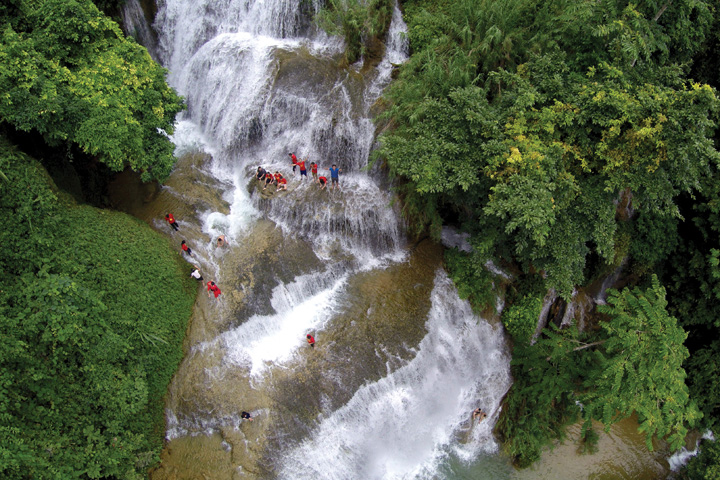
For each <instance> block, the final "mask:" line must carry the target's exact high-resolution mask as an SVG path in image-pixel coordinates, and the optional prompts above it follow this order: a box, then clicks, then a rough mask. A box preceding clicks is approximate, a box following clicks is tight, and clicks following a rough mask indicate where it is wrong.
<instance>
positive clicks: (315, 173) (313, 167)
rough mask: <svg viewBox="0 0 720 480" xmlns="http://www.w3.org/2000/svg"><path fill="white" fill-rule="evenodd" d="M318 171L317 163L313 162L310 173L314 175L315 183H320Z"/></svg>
mask: <svg viewBox="0 0 720 480" xmlns="http://www.w3.org/2000/svg"><path fill="white" fill-rule="evenodd" d="M317 169H318V165H317V163H315V162H312V163H311V164H310V173H312V176H313V180H315V183H317V182H318V176H317Z"/></svg>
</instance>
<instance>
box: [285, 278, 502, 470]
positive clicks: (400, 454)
mask: <svg viewBox="0 0 720 480" xmlns="http://www.w3.org/2000/svg"><path fill="white" fill-rule="evenodd" d="M426 327H427V330H428V334H427V336H426V337H425V338H424V339H423V340H422V342H421V343H420V345H419V347H418V350H417V354H416V356H415V358H414V359H412V360H411V361H410V362H408V363H407V364H406V365H405V366H404V367H401V368H399V369H397V370H395V371H394V372H392V373H390V374H389V375H388V376H387V377H385V378H382V379H381V380H379V381H377V382H373V383H370V384H367V385H365V386H363V387H362V388H360V389H359V390H358V391H357V392H356V393H355V395H354V396H353V397H352V399H351V400H350V401H349V402H348V403H347V404H346V405H345V406H343V407H342V408H340V409H338V410H336V411H335V412H332V413H331V414H330V415H329V416H327V417H326V418H319V419H318V425H317V427H316V428H315V429H314V430H313V431H314V433H313V434H312V436H311V438H309V439H307V440H305V441H304V442H302V444H301V445H299V446H298V447H296V448H295V449H294V450H292V451H290V452H288V453H287V454H286V455H285V460H284V462H283V471H282V473H281V475H280V477H281V478H296V479H311V478H312V479H335V478H346V479H355V478H357V479H380V478H382V479H394V478H414V477H428V478H432V475H433V474H434V473H435V472H436V468H437V465H438V463H439V461H440V460H441V459H442V458H444V457H446V456H447V455H448V453H449V452H450V451H452V452H453V453H454V454H455V455H457V456H458V457H460V458H465V459H468V460H469V459H472V458H475V457H476V456H477V455H478V454H479V453H480V452H482V451H485V452H495V451H496V450H497V445H496V443H495V440H494V439H493V436H492V428H493V425H494V422H495V419H496V418H497V413H498V409H499V405H500V401H501V399H502V397H503V396H504V394H505V392H506V391H507V389H508V388H509V386H510V383H511V380H510V371H509V358H508V354H507V351H506V348H505V344H504V338H503V334H502V331H501V329H499V328H493V327H492V326H491V325H489V324H488V323H487V322H485V321H484V320H482V319H479V318H478V317H476V316H475V315H473V313H472V311H471V309H470V306H469V304H467V302H464V301H462V300H460V298H459V297H458V296H457V292H456V290H455V288H454V287H453V285H452V283H451V281H450V280H449V279H448V278H447V276H446V275H445V274H444V272H438V274H437V276H436V279H435V288H434V291H433V294H432V308H431V311H430V313H429V316H428V320H427V324H426ZM478 406H480V407H481V408H483V410H485V411H486V412H487V413H488V414H489V417H488V419H486V420H485V421H483V422H482V423H480V424H478V425H475V426H474V427H469V426H468V417H469V415H470V412H471V411H472V410H473V409H474V408H476V407H478ZM458 437H460V438H462V439H463V440H464V441H461V442H458Z"/></svg>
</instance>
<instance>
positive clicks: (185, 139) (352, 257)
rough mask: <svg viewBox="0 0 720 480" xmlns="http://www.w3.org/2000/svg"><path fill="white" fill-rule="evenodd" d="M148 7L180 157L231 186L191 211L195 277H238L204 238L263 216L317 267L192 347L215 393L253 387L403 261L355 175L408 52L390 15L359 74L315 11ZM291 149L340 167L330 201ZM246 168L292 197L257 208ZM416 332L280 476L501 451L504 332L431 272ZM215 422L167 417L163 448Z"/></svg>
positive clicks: (418, 470)
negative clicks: (498, 425) (281, 184)
mask: <svg viewBox="0 0 720 480" xmlns="http://www.w3.org/2000/svg"><path fill="white" fill-rule="evenodd" d="M158 6H159V11H158V15H157V19H156V23H155V25H154V27H155V29H156V31H157V32H158V51H157V55H158V57H159V58H160V60H161V63H163V65H164V66H165V67H167V68H168V69H169V71H170V74H169V81H170V83H171V84H172V85H173V87H175V88H176V89H177V90H178V91H179V93H180V94H181V95H183V96H184V97H185V99H186V102H187V104H188V111H187V112H186V113H184V114H183V115H182V118H181V119H180V122H179V123H178V126H177V129H176V132H175V134H174V135H173V141H174V142H175V144H176V147H177V149H176V154H177V155H182V154H184V153H187V152H193V151H204V152H207V153H209V154H211V155H212V161H211V162H210V163H209V164H208V165H204V166H202V169H203V170H204V171H207V172H209V173H210V174H211V175H212V176H214V177H215V178H217V179H218V180H220V181H221V182H222V184H223V185H227V189H226V190H225V191H224V192H223V193H222V195H223V198H224V199H225V200H226V201H227V202H228V203H229V204H230V211H229V213H222V212H216V211H200V212H197V214H198V220H199V225H198V226H197V228H199V229H201V230H202V232H203V233H205V234H207V236H208V237H209V238H210V239H211V240H210V242H209V244H208V245H205V246H202V245H201V246H196V250H199V258H201V260H202V261H203V262H204V264H203V269H206V270H212V271H213V272H214V274H217V275H216V278H217V279H219V284H220V285H221V287H222V280H223V276H227V275H232V274H235V272H224V271H223V258H222V255H223V253H222V252H221V251H220V250H215V249H213V248H212V245H213V243H212V239H214V238H217V236H219V235H221V234H224V235H226V236H227V238H228V240H229V242H230V246H231V248H232V247H233V246H234V245H238V244H239V243H240V242H241V241H242V238H243V237H244V236H245V235H247V234H248V233H249V232H250V231H251V230H252V228H253V226H254V225H255V223H256V221H257V220H258V219H259V218H261V217H263V218H267V219H270V220H272V221H273V222H275V223H276V224H277V225H278V226H279V227H280V228H282V230H283V231H284V232H285V234H286V235H287V236H290V237H293V238H302V239H304V240H306V241H308V242H310V244H311V245H312V247H313V251H314V253H315V255H316V256H317V257H318V258H319V259H321V260H322V261H323V262H324V263H325V265H327V266H326V267H324V268H322V269H320V270H318V271H314V272H310V273H304V274H302V275H298V276H297V277H295V278H294V279H293V280H292V281H287V282H279V284H278V285H277V286H276V287H274V289H273V291H272V295H271V300H270V303H271V306H272V312H271V313H270V314H255V315H250V316H249V318H247V319H245V320H244V321H243V322H242V323H240V324H239V325H237V326H235V327H233V328H231V329H230V330H228V331H225V332H223V333H221V334H220V335H218V336H216V337H215V338H213V339H209V340H208V341H206V342H203V343H201V344H197V345H194V346H193V347H192V349H191V352H190V354H189V358H191V359H192V358H193V357H194V356H203V355H206V354H207V355H208V357H209V358H212V359H213V361H217V362H219V363H216V364H213V365H212V366H210V367H208V375H207V376H208V377H212V380H213V381H225V380H224V379H228V380H227V381H232V379H233V378H237V376H239V375H243V376H245V375H248V376H250V377H251V378H252V385H253V387H254V388H263V382H264V381H265V379H266V378H267V376H268V375H272V371H273V370H274V369H282V368H286V367H285V366H286V365H287V364H290V363H291V362H294V361H299V359H300V349H302V348H305V349H307V345H306V343H305V340H304V337H305V334H306V333H308V332H312V333H313V334H314V335H315V337H316V339H317V340H318V342H322V340H323V334H324V333H323V332H324V330H325V329H328V328H332V319H333V318H334V316H336V315H337V314H338V312H340V311H342V308H341V307H342V306H341V305H338V304H337V301H338V300H337V299H338V298H339V297H340V296H341V294H342V293H344V291H345V288H346V286H347V282H348V279H349V278H350V277H351V276H352V275H355V274H357V273H358V272H362V271H367V270H370V269H376V268H383V267H384V266H387V265H388V264H389V263H392V262H399V261H403V260H404V259H405V258H406V256H407V253H406V250H405V239H404V230H403V224H402V222H401V220H400V219H399V216H398V213H397V211H396V210H395V209H394V208H392V207H391V206H390V205H391V204H392V203H393V197H392V195H391V194H390V193H389V192H388V191H387V189H386V188H385V187H382V186H381V185H382V178H381V175H379V174H378V173H377V172H373V171H367V170H366V169H365V168H364V167H365V166H366V165H367V163H368V158H369V154H370V151H371V149H372V148H373V145H374V142H375V137H374V135H375V127H374V125H373V123H372V121H371V119H370V115H369V111H370V108H371V106H372V105H373V103H374V102H375V101H376V100H377V99H378V98H379V96H380V95H381V94H382V90H383V88H384V87H385V86H386V85H387V83H388V82H389V81H390V74H391V71H392V68H393V64H397V63H401V62H402V61H404V59H405V58H406V56H407V41H406V39H405V37H404V31H405V25H404V23H403V22H402V16H401V14H400V11H399V9H398V8H397V7H396V8H395V11H394V15H393V21H392V24H391V28H390V32H389V34H388V35H389V38H388V39H387V42H386V43H387V51H386V54H385V57H384V58H383V59H382V61H381V62H380V64H379V65H378V66H377V67H376V68H375V69H374V70H372V71H371V72H369V73H367V72H363V73H361V71H360V65H359V64H358V65H354V66H351V67H349V68H345V69H342V68H339V67H338V63H339V60H340V57H341V54H342V49H343V45H342V42H341V41H339V40H338V39H336V38H328V37H327V36H326V35H325V34H324V33H322V32H318V31H316V30H315V29H314V27H313V26H312V22H311V16H312V14H313V13H315V12H316V11H317V10H318V8H319V2H318V1H307V0H264V1H263V0H234V1H233V0H165V1H162V0H159V1H158ZM289 152H294V153H296V154H297V155H298V157H301V158H307V159H308V163H309V162H310V161H316V162H317V163H318V164H319V165H320V171H321V173H320V174H321V175H322V174H323V173H324V171H325V170H324V169H326V168H327V167H329V166H330V165H331V164H333V163H335V164H337V165H338V166H339V167H340V168H341V169H342V172H341V175H340V190H339V191H320V190H319V189H318V188H317V186H316V185H314V184H312V183H311V182H310V181H308V180H304V181H301V180H300V179H299V175H298V176H293V175H292V171H291V164H290V161H289V157H288V153H289ZM258 165H263V166H264V167H265V168H266V169H268V170H270V171H275V170H279V171H281V172H282V173H283V174H284V175H285V176H286V177H287V178H288V183H289V188H288V192H287V193H283V194H276V195H275V196H274V198H272V199H269V200H268V199H262V198H261V197H260V195H258V193H257V192H254V191H253V189H252V188H250V189H249V188H248V187H249V186H252V185H253V184H254V173H255V170H256V168H257V166H258ZM325 175H326V176H329V175H327V174H326V173H325ZM310 179H311V177H310ZM251 192H252V193H251ZM175 193H176V195H178V196H179V197H181V198H185V197H183V195H184V192H175ZM186 200H187V202H188V203H190V204H192V202H193V199H191V198H187V199H186ZM183 226H184V225H183ZM339 259H341V260H339ZM223 293H224V294H225V295H227V294H228V292H227V290H223ZM223 301H224V300H223V297H221V299H220V302H218V311H217V314H218V315H223V314H224V313H223V312H224V310H223V309H222V308H221V306H222V304H223V303H222V302H223ZM418 321H421V322H422V321H424V322H425V325H426V328H427V330H428V335H427V336H426V337H425V338H424V339H423V340H422V341H421V343H420V344H419V345H418V346H417V347H416V349H415V352H414V358H412V359H411V360H409V361H404V362H394V364H393V365H395V364H399V365H400V366H399V367H397V366H395V367H394V368H395V370H393V368H391V367H390V365H388V373H387V376H385V377H384V378H381V379H379V380H377V381H372V382H368V383H366V384H365V385H364V386H362V387H361V388H360V389H359V390H357V391H356V392H354V394H353V395H352V399H351V400H350V401H349V402H348V403H347V404H346V405H345V406H343V407H341V408H340V409H338V410H336V411H334V412H325V413H324V414H323V415H325V416H322V415H321V417H320V418H318V419H317V422H318V425H317V428H316V429H315V434H313V435H312V437H311V438H307V439H305V440H303V441H302V444H301V445H298V446H297V448H296V449H295V450H293V451H289V452H278V455H280V456H281V458H280V460H279V463H282V464H283V465H284V470H283V473H282V474H281V476H282V477H283V478H309V477H311V476H317V477H319V478H414V477H417V478H432V477H433V475H435V474H436V473H437V472H438V468H440V466H441V465H442V464H443V462H445V461H446V459H447V457H448V456H449V455H452V456H453V457H454V458H456V459H460V460H461V461H467V462H471V461H473V460H474V459H475V457H476V456H477V455H478V454H480V453H481V452H488V453H490V452H495V451H496V450H497V445H496V443H495V441H494V439H493V437H492V434H491V431H492V426H493V425H494V422H495V420H496V419H497V414H498V412H497V409H498V405H499V402H500V399H501V398H502V396H503V395H504V393H505V392H506V391H507V388H508V387H509V385H510V377H509V358H508V357H507V354H506V350H505V347H504V343H503V337H502V333H501V332H500V331H499V330H497V329H494V328H492V327H491V326H490V325H489V324H488V323H487V322H485V321H484V320H481V319H478V318H477V317H475V316H474V315H472V313H471V311H470V308H469V306H468V305H467V303H466V302H463V301H461V300H460V299H459V298H458V296H457V292H456V291H455V289H454V288H453V287H452V285H451V282H450V281H449V280H448V279H447V277H446V276H445V275H444V274H442V273H439V274H438V275H437V277H436V280H435V288H434V290H433V294H432V309H431V312H430V314H429V316H428V318H427V319H418ZM380 347H381V346H380ZM207 352H221V353H222V354H221V355H214V356H213V354H212V353H207ZM206 361H207V360H206ZM478 406H481V407H482V408H483V409H484V410H486V411H487V412H488V413H489V414H490V417H489V418H488V420H486V421H485V422H483V423H482V424H480V425H478V426H475V427H474V428H473V429H472V430H468V422H467V420H468V417H469V412H470V411H472V409H474V408H475V407H478ZM213 411H214V409H213V408H209V407H208V408H206V409H205V410H203V411H196V412H193V413H192V414H191V415H189V414H187V412H183V413H180V412H173V411H168V415H167V422H168V432H167V437H168V438H174V437H177V436H179V435H187V434H193V433H199V432H206V431H212V430H215V429H218V428H220V427H222V426H226V425H234V426H237V425H238V424H239V422H240V420H239V418H238V416H237V415H234V414H230V415H228V414H227V412H226V413H223V414H222V415H218V414H213ZM237 413H239V411H238V412H237ZM300 440H302V439H295V441H296V442H297V441H300ZM309 460H311V462H309V463H308V461H309Z"/></svg>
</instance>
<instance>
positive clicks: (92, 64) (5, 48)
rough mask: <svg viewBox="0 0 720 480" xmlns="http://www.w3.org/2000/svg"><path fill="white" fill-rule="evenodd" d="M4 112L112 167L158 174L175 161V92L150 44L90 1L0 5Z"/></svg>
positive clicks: (17, 0) (21, 125)
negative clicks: (127, 31) (143, 43)
mask: <svg viewBox="0 0 720 480" xmlns="http://www.w3.org/2000/svg"><path fill="white" fill-rule="evenodd" d="M0 27H1V28H2V32H0V35H2V41H0V91H2V94H1V95H0V118H1V119H2V121H3V122H5V123H7V124H9V125H11V126H12V127H13V128H15V129H17V130H20V131H25V132H29V131H32V132H36V133H38V134H40V135H42V137H43V139H44V141H45V142H46V143H47V144H49V145H51V146H55V147H62V146H66V145H68V144H71V145H76V146H78V147H79V148H80V149H81V150H82V151H83V152H85V153H86V154H87V155H91V156H93V157H96V158H97V159H98V160H99V161H101V162H103V163H105V164H107V165H108V166H109V167H110V168H111V169H112V170H114V171H120V170H123V169H124V168H126V167H128V166H129V167H130V168H132V169H133V170H136V171H139V172H142V175H143V179H144V180H150V179H157V180H160V181H162V180H164V179H165V178H166V177H167V176H168V175H169V174H170V171H171V169H172V166H173V165H174V162H175V160H174V157H173V150H174V147H173V145H172V143H171V142H170V140H169V139H168V137H167V135H166V134H172V132H173V125H174V122H175V115H176V114H177V113H178V112H179V111H181V110H182V108H183V103H182V100H181V99H180V97H178V96H177V94H176V93H175V92H174V90H172V89H171V88H170V87H169V86H168V85H167V84H166V82H165V70H164V69H163V68H161V67H160V66H159V65H157V64H156V63H155V62H154V61H153V60H152V59H151V58H150V55H149V54H148V52H147V50H146V49H145V48H144V47H142V46H140V45H138V44H137V43H135V42H134V41H133V40H132V39H127V38H125V36H124V35H123V33H122V32H121V31H120V28H119V27H118V25H117V24H116V23H115V22H114V21H112V20H111V19H109V18H108V17H106V16H105V15H104V14H103V13H101V12H100V11H99V10H98V9H97V7H96V6H95V5H94V4H93V3H92V1H90V0H13V1H11V2H4V3H3V4H2V5H0Z"/></svg>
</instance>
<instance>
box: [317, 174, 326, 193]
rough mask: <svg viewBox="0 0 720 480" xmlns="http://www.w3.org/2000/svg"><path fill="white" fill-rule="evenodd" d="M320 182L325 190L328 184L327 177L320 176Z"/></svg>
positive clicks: (321, 187) (321, 188)
mask: <svg viewBox="0 0 720 480" xmlns="http://www.w3.org/2000/svg"><path fill="white" fill-rule="evenodd" d="M318 183H319V184H320V190H325V187H326V186H327V178H325V177H320V178H318Z"/></svg>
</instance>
